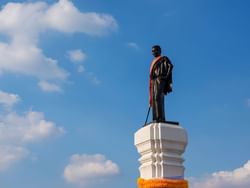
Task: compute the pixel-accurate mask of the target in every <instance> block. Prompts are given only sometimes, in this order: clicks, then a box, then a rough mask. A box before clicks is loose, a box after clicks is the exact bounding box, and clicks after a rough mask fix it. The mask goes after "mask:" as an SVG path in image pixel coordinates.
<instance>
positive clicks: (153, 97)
mask: <svg viewBox="0 0 250 188" xmlns="http://www.w3.org/2000/svg"><path fill="white" fill-rule="evenodd" d="M152 99H153V100H152V117H153V121H157V102H156V82H155V81H154V82H153V96H152Z"/></svg>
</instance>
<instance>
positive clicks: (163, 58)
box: [162, 56, 173, 66]
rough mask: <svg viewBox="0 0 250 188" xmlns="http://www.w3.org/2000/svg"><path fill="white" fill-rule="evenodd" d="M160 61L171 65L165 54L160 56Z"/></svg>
mask: <svg viewBox="0 0 250 188" xmlns="http://www.w3.org/2000/svg"><path fill="white" fill-rule="evenodd" d="M162 61H164V62H166V63H167V64H169V65H170V66H173V64H172V62H171V61H170V59H169V58H168V57H167V56H162Z"/></svg>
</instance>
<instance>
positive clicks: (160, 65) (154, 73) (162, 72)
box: [150, 56, 173, 122]
mask: <svg viewBox="0 0 250 188" xmlns="http://www.w3.org/2000/svg"><path fill="white" fill-rule="evenodd" d="M172 69H173V65H172V63H171V62H170V60H169V59H168V57H166V56H163V57H156V58H155V59H154V61H153V62H152V64H151V67H150V106H151V107H152V112H153V121H156V122H164V121H165V112H164V95H166V94H167V93H169V92H171V91H172Z"/></svg>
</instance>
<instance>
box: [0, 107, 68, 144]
mask: <svg viewBox="0 0 250 188" xmlns="http://www.w3.org/2000/svg"><path fill="white" fill-rule="evenodd" d="M63 132H64V130H63V128H62V127H57V126H56V125H55V123H53V122H51V121H47V120H45V118H44V114H43V113H41V112H35V111H29V112H27V113H25V114H24V115H18V114H16V113H14V112H11V113H8V114H7V115H5V116H2V117H0V143H1V144H10V143H11V144H25V143H32V142H36V141H40V140H44V139H46V138H48V137H51V136H54V135H57V134H62V133H63Z"/></svg>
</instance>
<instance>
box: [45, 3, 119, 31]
mask: <svg viewBox="0 0 250 188" xmlns="http://www.w3.org/2000/svg"><path fill="white" fill-rule="evenodd" d="M62 18H63V19H62ZM44 21H45V22H46V23H47V24H48V26H49V27H51V28H53V29H55V30H58V31H61V32H66V33H74V32H83V33H86V34H89V35H98V36H100V35H104V34H107V33H108V32H110V31H114V30H116V29H117V27H118V25H117V22H116V20H115V19H114V18H113V17H112V16H111V15H108V14H98V13H95V12H87V13H83V12H80V11H79V10H78V9H77V8H76V7H75V6H74V5H73V3H72V2H71V1H69V0H59V2H58V3H55V4H54V5H52V6H51V7H49V9H48V11H47V12H46V15H45V20H44Z"/></svg>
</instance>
